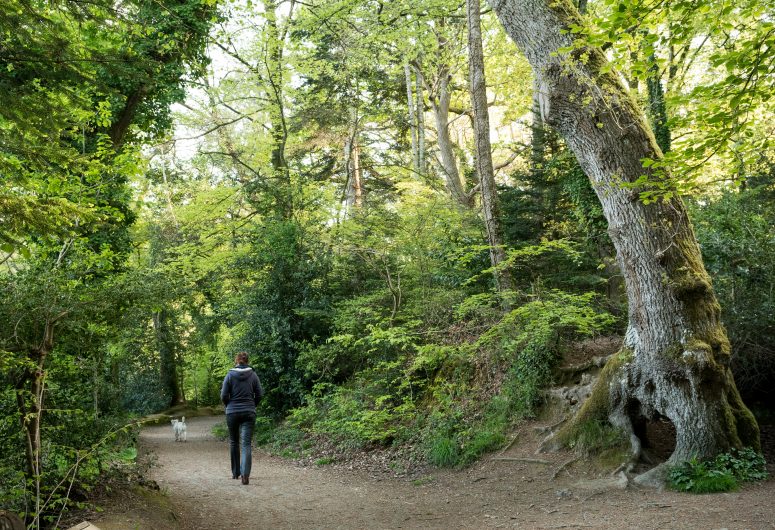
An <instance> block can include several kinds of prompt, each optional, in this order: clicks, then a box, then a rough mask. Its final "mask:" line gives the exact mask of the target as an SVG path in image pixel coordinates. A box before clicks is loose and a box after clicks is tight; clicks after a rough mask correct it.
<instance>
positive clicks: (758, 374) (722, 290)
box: [692, 182, 775, 408]
mask: <svg viewBox="0 0 775 530" xmlns="http://www.w3.org/2000/svg"><path fill="white" fill-rule="evenodd" d="M771 188H772V185H771V184H767V183H766V182H765V183H762V184H761V185H760V186H759V187H755V188H752V189H751V188H749V189H746V190H744V191H729V192H726V193H724V194H722V195H721V196H719V197H717V198H715V199H708V200H705V201H703V202H702V203H700V202H695V203H693V212H692V213H693V218H694V220H695V226H696V230H697V237H698V239H699V240H700V244H701V246H702V253H703V258H704V259H705V265H706V267H707V268H708V271H709V272H710V274H711V276H712V278H713V287H714V289H715V290H716V292H717V294H718V297H719V302H720V303H721V310H722V317H723V320H724V324H725V326H726V327H727V331H728V333H729V339H730V342H731V343H732V353H733V364H732V367H733V370H734V373H735V380H736V381H737V384H738V387H739V388H740V389H741V391H742V392H743V394H744V399H746V400H751V401H755V402H762V403H763V404H766V405H770V406H771V405H772V404H773V401H772V392H771V391H770V388H771V386H772V385H771V381H772V380H773V378H775V346H773V345H775V318H773V317H774V316H775V261H773V260H772V255H773V252H775V238H773V232H772V227H773V226H775V195H773V192H772V189H771ZM765 408H767V407H765Z"/></svg>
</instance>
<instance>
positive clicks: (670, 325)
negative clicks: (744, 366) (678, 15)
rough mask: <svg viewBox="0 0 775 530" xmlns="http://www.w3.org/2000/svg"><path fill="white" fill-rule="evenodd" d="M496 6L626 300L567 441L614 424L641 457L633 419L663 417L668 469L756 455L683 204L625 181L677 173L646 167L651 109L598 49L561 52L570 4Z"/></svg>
mask: <svg viewBox="0 0 775 530" xmlns="http://www.w3.org/2000/svg"><path fill="white" fill-rule="evenodd" d="M490 2H491V4H492V6H493V9H494V10H495V12H496V13H497V14H498V17H499V18H500V20H501V22H502V23H503V25H504V27H505V29H506V31H507V33H508V34H509V35H510V36H511V38H512V39H514V41H515V42H516V43H517V45H518V46H519V47H520V48H521V49H522V51H523V52H524V53H525V55H526V56H527V58H528V60H529V61H530V64H531V66H532V67H533V71H534V72H535V75H536V77H537V79H538V83H539V85H540V87H541V90H540V93H541V94H542V96H543V98H544V100H543V101H542V105H541V106H542V108H543V109H545V116H544V117H545V119H546V121H547V122H548V123H549V124H550V125H551V126H552V127H554V128H555V129H556V130H557V131H558V132H559V133H560V134H561V135H562V136H564V137H565V140H566V142H567V143H568V146H569V147H570V148H571V149H572V150H573V152H574V153H575V154H576V157H577V159H578V161H579V163H580V164H581V167H582V168H583V169H584V171H585V172H586V174H587V176H588V177H589V179H590V181H591V182H592V185H593V187H594V188H595V192H596V193H597V196H598V198H599V199H600V202H601V203H602V206H603V211H604V213H605V216H606V218H607V220H608V225H609V228H608V230H609V233H610V235H611V239H612V240H613V242H614V245H615V247H616V250H617V260H618V262H619V266H620V269H621V271H622V274H623V276H624V281H625V286H626V290H627V295H628V303H629V311H628V313H629V326H628V331H627V336H626V339H625V348H624V350H623V351H622V352H621V353H620V354H618V355H616V356H614V358H613V359H612V361H610V362H609V364H608V366H607V367H606V370H604V376H601V378H600V381H599V382H598V384H597V385H596V388H595V390H594V392H593V395H592V397H591V398H590V399H589V400H588V402H587V404H586V405H585V406H584V407H583V408H582V410H581V411H580V412H579V415H578V416H577V417H576V418H575V419H574V420H573V421H572V422H571V424H570V425H569V426H568V427H566V428H565V429H564V430H563V431H562V432H561V434H564V435H569V434H570V433H572V431H573V429H574V428H575V427H576V426H578V424H579V423H580V422H582V421H585V420H587V419H599V418H601V417H602V418H605V417H607V418H608V419H609V420H610V421H611V422H612V423H613V424H614V425H617V426H619V427H622V428H624V429H626V430H627V431H628V432H629V434H630V441H631V444H632V450H633V454H634V455H637V454H639V453H640V449H641V445H640V443H641V440H639V439H638V437H637V436H636V434H635V430H634V428H633V424H634V423H636V422H638V421H641V420H642V419H653V418H657V417H659V416H662V417H666V418H668V419H669V420H670V421H672V422H673V424H674V425H675V428H676V447H675V450H674V452H673V454H672V455H671V457H670V458H669V460H668V464H674V463H677V462H680V461H683V460H687V459H690V458H691V457H694V456H696V457H699V458H705V457H711V456H713V455H715V454H717V453H719V452H723V451H726V450H728V449H729V448H731V447H740V446H752V447H755V448H758V447H759V431H758V426H757V424H756V421H755V419H754V418H753V415H752V414H751V413H750V411H749V410H748V409H747V408H746V407H745V405H743V403H742V401H741V399H740V394H739V392H738V390H737V388H736V386H735V383H734V380H733V378H732V373H731V371H730V369H729V357H730V347H729V341H728V340H727V336H726V331H725V330H724V328H723V326H722V324H721V321H720V318H719V313H720V307H719V304H718V302H717V300H716V296H715V294H714V292H713V289H712V287H711V281H710V278H709V276H708V274H707V272H706V271H705V267H704V266H703V263H702V257H701V255H700V250H699V246H698V244H697V241H696V239H695V236H694V232H693V229H692V226H691V223H690V222H689V219H688V217H687V214H686V210H685V208H684V205H683V203H682V201H681V200H680V198H678V197H677V196H676V195H675V194H670V195H666V196H664V197H662V198H661V199H660V200H657V201H656V202H652V203H650V204H644V202H643V201H641V200H640V196H639V193H638V191H639V190H637V189H633V188H632V186H628V185H627V184H628V183H632V182H634V181H635V180H636V179H638V177H640V176H641V175H647V176H648V177H649V179H652V180H654V181H659V183H660V185H662V186H666V187H667V188H668V189H670V187H671V185H670V177H669V176H667V175H657V174H655V173H653V172H651V171H650V170H649V169H648V168H644V167H643V164H642V162H641V160H643V159H659V158H661V153H660V150H659V148H658V147H657V144H656V142H655V140H654V136H653V134H652V133H651V131H650V129H649V127H648V126H647V125H646V123H645V120H644V116H643V113H642V112H641V111H640V110H639V109H638V108H637V107H636V105H635V104H634V102H633V101H632V99H631V98H630V96H629V95H628V93H627V90H626V89H625V88H624V87H623V86H622V84H621V82H620V81H619V79H618V77H617V76H616V75H615V74H614V73H612V72H604V71H603V66H606V59H605V57H604V55H603V53H602V51H601V50H600V49H597V48H591V47H586V48H583V49H578V50H576V51H573V52H570V53H566V52H563V51H561V50H562V49H563V48H565V49H568V48H571V47H573V42H572V38H573V37H572V35H571V33H570V32H569V31H568V28H570V27H572V26H574V25H583V24H584V22H583V20H582V19H581V17H580V15H579V13H578V10H577V9H576V8H575V7H574V6H573V5H572V4H571V3H570V2H569V1H568V0H519V1H516V0H490ZM665 469H666V467H665V466H664V465H662V466H658V468H655V469H654V470H652V471H651V472H649V473H647V474H645V475H644V476H641V477H639V478H640V482H643V483H651V482H660V481H661V477H662V473H663V472H664V470H665Z"/></svg>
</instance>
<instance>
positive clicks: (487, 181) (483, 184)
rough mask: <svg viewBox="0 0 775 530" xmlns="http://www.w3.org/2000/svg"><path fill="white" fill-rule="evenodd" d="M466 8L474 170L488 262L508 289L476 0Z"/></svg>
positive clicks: (500, 285)
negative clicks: (474, 151)
mask: <svg viewBox="0 0 775 530" xmlns="http://www.w3.org/2000/svg"><path fill="white" fill-rule="evenodd" d="M466 4H467V9H468V61H469V62H468V68H469V78H470V83H471V104H472V108H473V112H474V139H475V142H476V172H477V173H478V175H479V187H480V192H481V194H482V214H483V216H484V226H485V229H486V231H487V239H488V241H489V243H490V263H491V264H492V266H493V269H494V272H493V275H494V276H495V281H496V284H497V287H498V290H499V291H507V290H509V289H511V278H510V276H509V272H508V270H506V269H503V268H501V264H502V263H503V262H505V261H506V251H505V249H504V248H503V238H502V237H501V226H500V219H499V216H498V196H497V193H496V188H495V174H494V173H495V171H494V170H493V167H492V150H491V147H490V116H489V111H488V108H487V82H486V80H485V75H484V52H483V50H482V27H481V20H480V18H481V17H480V14H479V0H467V2H466Z"/></svg>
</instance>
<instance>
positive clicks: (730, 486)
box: [668, 447, 767, 493]
mask: <svg viewBox="0 0 775 530" xmlns="http://www.w3.org/2000/svg"><path fill="white" fill-rule="evenodd" d="M766 478H767V470H766V467H765V461H764V457H763V456H762V455H761V454H759V453H757V452H756V451H754V450H753V449H751V448H749V447H746V448H744V449H740V450H737V449H732V451H730V452H729V453H722V454H720V455H718V456H717V457H716V458H714V459H713V460H705V461H700V460H697V459H696V458H693V459H691V460H689V461H687V462H684V463H682V464H680V465H677V466H674V467H672V468H671V469H670V473H669V475H668V487H670V489H673V490H676V491H686V492H689V493H717V492H722V491H734V490H737V489H738V488H739V486H740V483H741V482H753V481H758V480H764V479H766Z"/></svg>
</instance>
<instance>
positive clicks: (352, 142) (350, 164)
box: [345, 108, 363, 210]
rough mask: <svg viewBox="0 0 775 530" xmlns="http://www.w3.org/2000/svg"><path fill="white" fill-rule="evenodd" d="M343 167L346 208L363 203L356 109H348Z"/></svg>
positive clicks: (357, 206) (358, 206) (359, 205)
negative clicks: (347, 128) (345, 184)
mask: <svg viewBox="0 0 775 530" xmlns="http://www.w3.org/2000/svg"><path fill="white" fill-rule="evenodd" d="M345 167H346V168H347V189H346V190H345V197H346V200H345V203H346V206H347V209H348V210H350V209H351V208H352V207H353V206H354V207H356V208H360V207H361V206H362V205H363V185H362V182H361V180H362V175H361V146H360V144H359V143H358V111H357V109H355V108H351V109H350V129H349V131H348V133H347V140H346V141H345Z"/></svg>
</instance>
